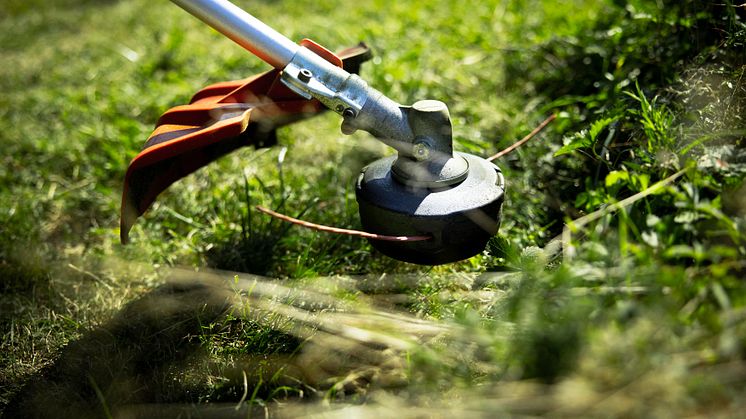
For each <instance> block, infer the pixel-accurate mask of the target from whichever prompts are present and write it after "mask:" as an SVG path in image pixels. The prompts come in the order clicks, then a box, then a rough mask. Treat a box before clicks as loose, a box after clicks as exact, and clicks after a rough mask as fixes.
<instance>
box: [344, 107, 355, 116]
mask: <svg viewBox="0 0 746 419" xmlns="http://www.w3.org/2000/svg"><path fill="white" fill-rule="evenodd" d="M342 116H343V117H345V118H354V117H356V116H357V113H355V110H354V109H352V108H347V109H345V110H344V111H343V112H342Z"/></svg>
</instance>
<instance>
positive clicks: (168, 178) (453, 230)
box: [121, 0, 505, 265]
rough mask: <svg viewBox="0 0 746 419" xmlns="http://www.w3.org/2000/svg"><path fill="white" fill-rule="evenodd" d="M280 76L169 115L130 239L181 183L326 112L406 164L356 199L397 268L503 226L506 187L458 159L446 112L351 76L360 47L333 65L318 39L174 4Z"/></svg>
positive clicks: (156, 135) (144, 173)
mask: <svg viewBox="0 0 746 419" xmlns="http://www.w3.org/2000/svg"><path fill="white" fill-rule="evenodd" d="M172 1H173V2H174V3H176V4H178V5H179V6H181V7H182V8H184V9H185V10H186V11H188V12H189V13H191V14H193V15H194V16H196V17H197V18H199V19H201V20H202V21H204V22H205V23H207V24H208V25H210V26H212V27H213V28H215V29H216V30H218V31H219V32H221V33H222V34H223V35H225V36H227V37H228V38H230V39H232V40H233V41H235V42H236V43H238V44H239V45H241V46H242V47H244V48H246V49H247V50H249V51H250V52H252V53H253V54H255V55H256V56H257V57H259V58H261V59H262V60H264V61H265V62H267V63H268V64H270V65H272V66H273V67H274V70H271V71H268V72H266V73H264V74H261V75H259V76H255V77H251V78H249V79H245V80H239V81H234V82H225V83H218V84H215V85H212V86H208V87H206V88H204V89H202V90H200V91H199V92H198V93H197V94H196V95H195V96H194V97H193V98H192V100H191V102H190V103H189V104H188V105H184V106H177V107H175V108H172V109H170V110H168V111H167V112H166V113H165V114H164V115H163V116H161V118H160V119H159V121H158V124H157V126H156V129H155V131H154V132H153V134H151V136H150V137H149V138H148V140H147V142H146V144H145V147H144V148H143V150H142V151H141V152H140V154H138V155H137V156H136V157H135V159H134V160H133V161H132V163H131V164H130V166H129V168H128V170H127V177H126V179H125V185H124V194H123V198H122V221H121V238H122V241H123V242H126V241H127V237H128V233H129V230H130V228H131V227H132V224H133V223H134V222H135V220H136V219H137V217H138V216H140V215H142V214H143V213H144V212H145V211H146V210H147V208H148V207H149V206H150V205H151V204H152V203H153V201H154V200H155V198H156V196H157V195H158V194H159V193H160V192H162V191H163V190H165V189H166V188H167V187H168V186H169V185H171V184H172V183H173V182H175V181H176V180H178V179H180V178H181V177H184V176H186V175H187V174H189V173H191V172H193V171H195V170H197V169H198V168H200V167H202V166H204V165H205V164H207V163H209V162H210V161H212V160H214V159H216V158H218V157H220V156H222V155H224V154H226V153H228V152H230V151H233V150H235V149H236V148H238V147H241V146H244V145H254V146H257V147H260V146H267V145H272V144H274V143H275V129H276V128H278V127H281V126H283V125H286V124H288V123H291V122H294V121H298V120H300V119H304V118H307V117H309V116H311V115H314V114H317V113H319V112H321V111H322V110H324V109H325V108H328V109H331V110H332V111H334V112H336V113H338V114H339V115H341V116H342V132H343V133H345V134H352V133H353V132H355V131H357V130H363V131H367V132H369V133H370V134H372V135H373V136H374V137H375V138H377V139H379V140H380V141H382V142H384V143H385V144H387V145H389V146H390V147H392V148H394V149H395V150H396V151H397V155H395V156H391V157H386V158H383V159H380V160H378V161H375V162H373V163H371V164H369V165H368V166H366V167H364V168H363V169H362V171H361V173H360V176H359V177H358V179H357V182H356V185H355V191H356V196H357V202H358V205H359V210H360V220H361V223H362V225H363V228H364V229H365V230H366V231H367V232H370V233H374V234H376V235H386V236H425V238H426V240H420V241H384V240H378V239H376V238H370V239H369V240H370V242H371V244H372V245H373V247H375V248H376V249H378V250H379V251H381V252H382V253H384V254H386V255H388V256H390V257H393V258H395V259H399V260H403V261H407V262H413V263H419V264H427V265H437V264H442V263H449V262H454V261H458V260H461V259H465V258H468V257H471V256H473V255H475V254H477V253H479V252H481V251H482V250H483V249H484V247H485V245H486V244H487V241H488V240H489V238H490V237H492V236H493V235H494V234H495V233H496V232H497V229H498V226H499V224H500V214H501V207H502V203H503V196H504V192H505V181H504V179H503V176H502V174H501V172H500V169H499V168H498V167H497V166H495V165H494V164H492V163H490V162H488V161H487V160H485V159H483V158H481V157H477V156H474V155H471V154H467V153H461V152H457V151H454V150H453V138H452V127H451V119H450V116H449V112H448V108H447V106H446V105H445V104H444V103H443V102H440V101H436V100H422V101H419V102H416V103H414V104H413V105H411V106H403V105H400V104H398V103H396V102H394V101H393V100H391V99H389V98H388V97H387V96H386V95H384V94H383V93H381V92H379V91H378V90H376V89H374V88H372V87H370V86H368V84H367V83H366V82H365V81H364V80H363V79H362V78H360V77H359V76H358V75H356V74H354V73H356V72H358V70H359V67H360V64H361V63H362V62H363V61H365V60H367V59H368V58H369V56H370V54H369V50H368V48H367V47H366V46H365V45H363V44H360V45H358V46H356V47H353V48H350V49H347V50H344V51H341V52H339V53H338V54H334V53H332V52H330V51H329V50H327V49H326V48H324V47H322V46H320V45H318V44H316V43H315V42H313V41H310V40H303V41H301V42H300V43H299V44H295V43H293V42H292V41H290V40H289V39H287V38H286V37H284V36H283V35H281V34H280V33H278V32H277V31H275V30H274V29H272V28H270V27H269V26H267V25H265V24H264V23H262V22H261V21H259V20H257V19H256V18H255V17H253V16H251V15H250V14H248V13H247V12H245V11H243V10H241V9H240V8H238V7H237V6H235V5H234V4H232V3H230V2H229V1H227V0H172Z"/></svg>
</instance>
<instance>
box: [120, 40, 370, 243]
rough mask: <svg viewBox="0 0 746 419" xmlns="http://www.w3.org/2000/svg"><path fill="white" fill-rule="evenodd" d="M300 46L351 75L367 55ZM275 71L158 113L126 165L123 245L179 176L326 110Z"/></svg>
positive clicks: (271, 139) (362, 49)
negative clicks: (136, 225)
mask: <svg viewBox="0 0 746 419" xmlns="http://www.w3.org/2000/svg"><path fill="white" fill-rule="evenodd" d="M300 44H301V45H303V46H305V47H306V48H308V49H310V50H312V51H314V52H315V53H316V54H318V55H319V56H321V57H323V58H325V59H326V60H327V61H330V62H331V63H333V64H335V65H338V66H343V67H344V69H345V70H347V71H349V72H350V73H357V72H358V71H359V69H360V64H362V63H363V62H364V61H366V60H368V59H369V58H370V50H369V48H368V47H367V46H366V45H365V44H363V43H361V44H359V45H358V46H355V47H352V48H348V49H345V50H343V51H341V52H339V53H338V54H337V55H335V54H333V53H331V52H329V51H328V50H326V49H325V48H323V47H321V46H320V45H318V44H316V43H315V42H313V41H310V40H307V39H305V40H303V41H301V43H300ZM279 75H280V70H276V69H275V70H270V71H268V72H266V73H263V74H260V75H257V76H254V77H250V78H248V79H244V80H236V81H229V82H223V83H217V84H213V85H211V86H208V87H205V88H204V89H202V90H200V91H199V92H197V94H195V95H194V97H192V100H191V101H190V102H189V104H188V105H183V106H176V107H174V108H171V109H169V110H168V111H167V112H166V113H164V114H163V115H162V116H161V117H160V119H159V120H158V124H157V125H156V128H155V131H153V133H152V134H151V135H150V137H149V138H148V140H147V141H146V142H145V145H144V146H143V149H142V150H141V151H140V153H139V154H138V155H137V156H136V157H135V158H134V159H133V160H132V162H131V163H130V165H129V167H128V168H127V175H126V176H125V178H124V190H123V192H122V210H121V219H120V239H121V241H122V243H127V242H128V235H129V231H130V229H131V228H132V225H133V224H134V223H135V221H136V220H137V218H138V217H139V216H141V215H142V214H144V213H145V211H147V209H148V208H149V207H150V205H151V204H152V203H153V201H155V199H156V197H157V196H158V194H160V193H161V192H163V191H164V190H165V189H166V188H168V187H169V186H170V185H171V184H173V183H174V182H176V181H177V180H179V179H181V178H183V177H184V176H186V175H188V174H190V173H192V172H194V171H196V170H197V169H199V168H200V167H202V166H205V165H206V164H208V163H210V162H211V161H213V160H215V159H217V158H219V157H221V156H223V155H225V154H227V153H229V152H231V151H234V150H236V149H237V148H239V147H242V146H247V145H254V146H256V147H262V146H270V145H273V144H274V143H275V142H276V136H275V130H276V129H277V128H278V127H281V126H283V125H287V124H289V123H291V122H295V121H298V120H301V119H305V118H308V117H310V116H313V115H316V114H318V113H320V112H322V111H323V110H325V108H324V106H323V105H322V104H321V103H320V102H318V101H317V100H315V99H314V100H306V99H304V98H302V97H300V96H298V95H297V94H295V93H293V92H292V91H291V90H290V89H288V88H287V87H285V85H284V84H282V82H281V81H280V77H279Z"/></svg>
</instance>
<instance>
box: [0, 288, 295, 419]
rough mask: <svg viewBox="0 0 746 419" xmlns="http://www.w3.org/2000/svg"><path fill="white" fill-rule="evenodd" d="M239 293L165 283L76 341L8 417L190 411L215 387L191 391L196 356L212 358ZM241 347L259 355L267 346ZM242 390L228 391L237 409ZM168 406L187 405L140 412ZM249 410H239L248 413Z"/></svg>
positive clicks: (21, 396)
mask: <svg viewBox="0 0 746 419" xmlns="http://www.w3.org/2000/svg"><path fill="white" fill-rule="evenodd" d="M233 295H235V294H234V292H233V291H231V290H230V289H229V288H226V287H225V284H224V283H220V282H219V281H212V282H211V281H204V280H196V279H195V280H192V281H180V282H176V283H169V284H166V285H163V286H160V287H159V288H157V289H155V290H154V291H152V292H150V293H148V294H147V295H145V296H143V297H141V298H139V299H138V300H135V301H133V302H131V303H129V304H128V305H127V306H126V307H125V308H124V309H123V310H122V311H121V312H119V313H118V314H117V315H115V316H114V318H113V319H112V320H111V321H110V322H109V323H107V324H105V325H103V326H102V327H100V328H98V329H95V330H92V331H90V332H89V333H87V334H85V335H84V336H83V337H82V338H81V339H79V340H77V341H75V342H72V343H70V344H69V345H68V346H67V347H66V348H65V349H63V350H62V351H61V354H60V356H59V358H58V359H57V361H56V362H55V363H54V364H53V365H51V366H49V367H47V368H45V369H44V370H42V371H41V372H40V373H39V374H37V376H35V377H33V378H32V379H31V380H30V381H29V382H28V383H27V384H26V385H25V386H24V387H23V388H22V389H21V390H20V391H19V392H18V393H17V394H16V396H15V398H14V399H13V400H12V401H11V402H10V404H9V405H8V406H7V407H6V409H5V411H4V412H3V416H2V417H4V418H21V417H56V418H68V417H69V418H72V417H75V418H87V417H159V416H161V415H162V414H164V413H167V414H168V415H169V416H170V415H172V414H180V413H179V412H184V411H185V410H184V409H187V410H188V408H189V406H190V405H189V404H184V403H195V402H198V401H200V400H199V399H198V397H199V396H200V394H199V393H200V391H199V386H200V385H202V386H207V385H208V384H207V383H206V380H207V379H209V377H208V378H204V377H200V378H199V380H198V383H199V385H198V386H196V387H197V389H198V391H194V392H190V391H189V390H188V388H189V386H190V384H189V382H190V380H189V378H188V377H187V378H185V375H188V371H189V370H190V367H191V366H193V365H192V364H194V363H195V359H200V358H204V356H205V355H206V354H204V352H205V351H204V349H203V346H204V345H203V341H204V338H205V336H206V335H211V334H214V333H215V325H216V324H219V325H222V326H221V327H224V325H223V322H222V320H223V319H225V317H226V314H228V313H229V308H230V306H231V297H232V296H233ZM244 332H246V331H244ZM278 333H280V332H278ZM278 339H281V340H283V342H284V343H285V344H287V345H289V346H296V347H297V345H299V344H300V343H299V342H298V341H296V340H295V339H293V338H292V337H290V336H280V337H278ZM293 342H294V343H295V345H292V344H291V343H293ZM255 346H256V345H255ZM257 349H258V350H257ZM289 349H291V350H294V349H293V348H289ZM239 350H241V351H243V355H244V356H251V355H253V352H256V351H258V352H261V351H262V350H263V349H262V348H254V347H251V346H250V347H248V348H240V349H239ZM264 350H266V348H264ZM246 366H248V367H249V368H252V367H253V365H250V364H249V365H246ZM185 371H186V372H187V373H185ZM244 374H245V373H244ZM252 374H253V372H252ZM198 375H199V374H198ZM239 375H240V373H239ZM185 379H186V381H187V382H188V383H187V384H186V385H185V384H184V382H183V380H185ZM244 379H245V378H244ZM191 381H194V380H191ZM193 384H194V383H192V385H193ZM247 385H248V384H246V382H244V386H247ZM235 390H236V389H235V386H233V387H232V389H231V391H232V392H231V393H230V394H225V398H226V399H233V401H234V403H233V405H235V401H237V400H238V398H239V397H240V394H239V395H238V396H235V393H236V391H235ZM218 393H219V391H218ZM189 398H194V400H190V399H189ZM218 398H219V397H218ZM164 403H165V404H168V403H181V404H180V405H166V406H171V407H167V408H166V407H164V409H166V411H163V410H160V411H158V412H156V411H149V410H147V408H143V409H145V410H142V409H139V408H138V407H137V406H138V405H140V406H149V405H155V404H164ZM246 408H247V407H246V406H244V409H239V410H232V411H231V413H232V414H233V415H235V414H238V413H240V412H243V415H244V416H245V415H246V413H247V412H246ZM138 409H139V410H138ZM168 409H171V410H168ZM174 409H175V410H174ZM141 410H142V411H141ZM187 416H189V415H187ZM221 416H223V415H222V413H221Z"/></svg>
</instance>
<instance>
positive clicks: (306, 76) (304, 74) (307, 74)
mask: <svg viewBox="0 0 746 419" xmlns="http://www.w3.org/2000/svg"><path fill="white" fill-rule="evenodd" d="M312 77H313V73H312V72H311V70H309V69H307V68H302V69H301V70H300V72H298V80H300V81H302V82H303V83H308V82H309V81H311V78H312Z"/></svg>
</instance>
